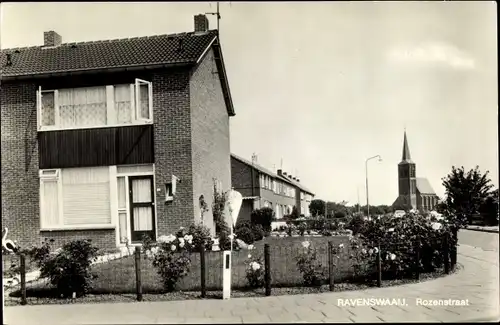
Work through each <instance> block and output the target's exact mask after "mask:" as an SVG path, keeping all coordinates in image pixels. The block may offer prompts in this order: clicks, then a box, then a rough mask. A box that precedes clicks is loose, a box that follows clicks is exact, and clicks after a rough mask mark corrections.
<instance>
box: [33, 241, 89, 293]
mask: <svg viewBox="0 0 500 325" xmlns="http://www.w3.org/2000/svg"><path fill="white" fill-rule="evenodd" d="M52 242H54V240H53V239H51V240H50V241H48V240H47V239H46V240H45V241H44V243H43V244H42V245H41V246H40V247H33V248H32V249H30V250H28V251H27V254H28V255H29V256H30V257H31V258H32V259H33V260H34V261H35V263H36V264H37V265H38V267H39V268H40V278H48V279H49V281H50V284H52V285H53V286H55V288H56V290H57V293H58V295H59V296H61V297H65V298H66V297H71V296H72V295H73V293H75V294H76V296H78V297H80V296H83V295H85V294H86V293H88V291H89V289H90V286H91V282H92V280H93V279H95V278H96V275H94V274H92V273H91V271H90V266H91V265H92V262H94V261H95V260H96V259H97V252H98V248H96V247H94V246H92V244H91V240H90V239H87V240H74V241H71V242H69V243H66V244H64V246H63V247H62V248H61V249H58V250H56V251H54V252H51V251H50V243H52Z"/></svg>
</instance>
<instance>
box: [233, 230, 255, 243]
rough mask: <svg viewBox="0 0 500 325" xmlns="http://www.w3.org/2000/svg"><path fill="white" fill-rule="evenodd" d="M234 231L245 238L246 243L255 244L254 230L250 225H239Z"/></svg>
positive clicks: (241, 237) (239, 236)
mask: <svg viewBox="0 0 500 325" xmlns="http://www.w3.org/2000/svg"><path fill="white" fill-rule="evenodd" d="M234 233H235V234H236V236H237V237H238V238H239V239H241V240H243V241H244V242H245V243H246V244H253V242H254V241H255V237H254V234H253V230H252V228H250V227H247V226H240V227H237V228H236V229H235V230H234Z"/></svg>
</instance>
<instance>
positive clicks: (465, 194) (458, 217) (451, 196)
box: [443, 166, 493, 228]
mask: <svg viewBox="0 0 500 325" xmlns="http://www.w3.org/2000/svg"><path fill="white" fill-rule="evenodd" d="M443 186H444V188H445V194H446V201H445V202H446V208H447V211H445V214H447V215H448V216H449V217H450V218H453V223H454V226H455V227H459V228H461V227H464V226H465V225H467V224H468V223H470V221H471V218H472V216H473V215H474V214H477V213H479V212H480V208H481V206H482V205H483V204H484V202H485V201H486V200H487V199H488V197H489V196H490V190H491V189H492V187H493V185H492V184H491V180H490V179H489V178H488V171H486V173H484V174H482V173H481V171H480V170H479V166H476V168H475V169H471V170H469V171H467V172H466V171H465V169H464V167H460V168H455V167H454V166H453V167H452V169H451V172H450V173H449V174H448V175H447V176H446V177H444V178H443Z"/></svg>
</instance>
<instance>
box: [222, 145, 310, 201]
mask: <svg viewBox="0 0 500 325" xmlns="http://www.w3.org/2000/svg"><path fill="white" fill-rule="evenodd" d="M231 157H232V158H235V159H237V160H239V161H241V162H242V163H244V164H247V165H249V166H252V162H251V161H250V160H247V159H245V158H242V157H240V156H237V155H235V154H231ZM253 167H254V168H255V169H257V170H259V171H260V172H262V173H264V174H266V175H269V176H271V177H274V178H277V179H280V180H282V181H285V182H287V183H288V184H291V185H294V186H297V187H298V188H300V189H301V190H302V191H304V192H307V193H309V194H312V195H314V193H313V192H312V191H311V190H309V189H308V188H307V187H305V186H304V185H302V183H300V182H297V181H294V180H292V179H290V178H288V177H285V176H280V175H278V174H276V173H274V172H272V171H270V170H269V169H267V168H264V167H262V166H260V165H258V164H253Z"/></svg>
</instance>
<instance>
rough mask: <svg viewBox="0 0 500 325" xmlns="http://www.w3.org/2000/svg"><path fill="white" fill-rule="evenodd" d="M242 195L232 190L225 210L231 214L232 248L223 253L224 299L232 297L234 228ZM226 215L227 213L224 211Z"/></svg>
mask: <svg viewBox="0 0 500 325" xmlns="http://www.w3.org/2000/svg"><path fill="white" fill-rule="evenodd" d="M242 199H243V198H242V196H241V194H240V193H238V192H236V191H234V190H231V192H230V196H229V198H228V201H227V202H226V206H225V208H224V212H227V213H228V214H229V215H230V216H231V220H230V222H231V235H230V240H231V248H230V250H229V251H224V253H223V255H222V256H223V263H222V268H223V269H222V299H230V298H231V257H232V253H233V240H234V239H233V237H234V233H233V229H234V225H235V224H236V219H237V218H238V213H239V212H240V208H241V203H242ZM224 215H226V214H225V213H224Z"/></svg>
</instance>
